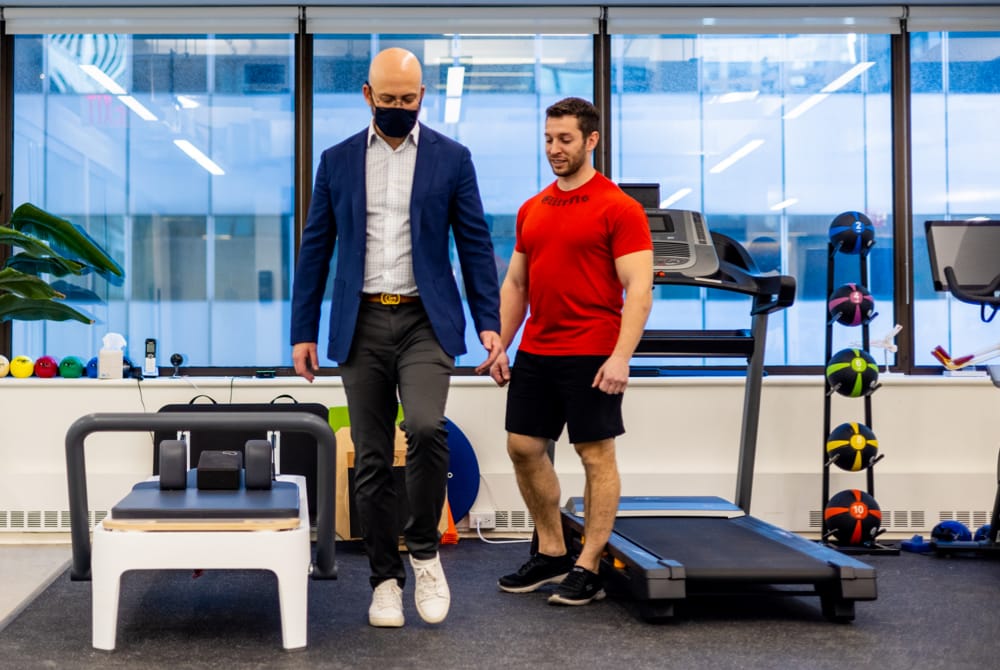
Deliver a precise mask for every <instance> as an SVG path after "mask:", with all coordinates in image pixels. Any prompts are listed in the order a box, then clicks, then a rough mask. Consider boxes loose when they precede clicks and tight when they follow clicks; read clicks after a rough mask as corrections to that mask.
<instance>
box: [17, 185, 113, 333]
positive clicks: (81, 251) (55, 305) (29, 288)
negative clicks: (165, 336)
mask: <svg viewBox="0 0 1000 670" xmlns="http://www.w3.org/2000/svg"><path fill="white" fill-rule="evenodd" d="M0 246H8V247H12V248H16V249H17V253H13V254H11V255H10V256H9V257H8V258H7V259H6V260H5V262H4V263H3V265H2V267H0V323H2V322H4V321H9V320H12V319H13V320H22V321H31V320H46V321H66V320H69V319H74V320H76V321H80V322H82V323H87V324H91V323H94V317H93V316H91V315H89V314H85V313H84V312H81V311H80V310H78V309H76V308H74V307H71V306H70V305H69V304H67V303H66V302H64V300H65V299H66V297H67V294H70V295H72V297H73V298H74V299H82V300H87V301H91V302H94V301H96V302H100V298H99V297H98V296H97V295H96V294H95V293H94V292H93V291H90V290H88V289H85V288H82V287H79V286H75V285H73V284H70V283H69V282H67V281H65V280H63V279H62V277H66V276H69V275H77V276H79V275H84V274H87V273H89V272H96V273H97V274H99V275H101V276H102V277H104V278H105V279H106V280H108V281H109V282H111V283H112V284H115V285H120V284H121V283H122V281H123V280H124V277H125V272H124V271H123V270H122V268H121V266H120V265H118V263H117V262H115V260H114V259H113V258H111V256H109V255H108V254H107V252H106V251H104V249H103V248H101V245H99V244H98V243H97V242H95V241H94V240H93V238H91V237H90V235H88V234H87V231H85V230H84V229H83V228H81V227H80V226H78V225H76V224H73V223H71V222H69V221H67V220H66V219H63V218H60V217H58V216H55V215H54V214H51V213H49V212H46V211H45V210H43V209H41V208H39V207H36V206H35V205H33V204H31V203H24V204H23V205H21V206H20V207H18V208H17V209H15V210H14V212H13V214H11V217H10V221H9V222H8V224H7V225H6V226H0ZM42 275H50V276H51V277H53V278H54V279H53V281H52V282H51V283H50V282H48V281H46V280H45V279H42Z"/></svg>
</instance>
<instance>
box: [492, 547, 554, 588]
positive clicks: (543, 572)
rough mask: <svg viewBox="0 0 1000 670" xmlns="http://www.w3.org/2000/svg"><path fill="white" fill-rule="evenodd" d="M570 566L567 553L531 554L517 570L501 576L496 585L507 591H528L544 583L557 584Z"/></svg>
mask: <svg viewBox="0 0 1000 670" xmlns="http://www.w3.org/2000/svg"><path fill="white" fill-rule="evenodd" d="M572 567H573V558H572V557H571V556H569V555H563V556H548V555H546V554H532V555H531V558H529V559H528V562H527V563H525V564H524V565H522V566H521V567H520V568H518V570H517V572H515V573H512V574H509V575H504V576H503V577H501V578H500V580H499V581H498V582H497V586H499V587H500V590H501V591H506V592H507V593H528V592H530V591H534V590H535V589H537V588H538V587H540V586H544V585H546V584H559V583H560V582H562V580H563V578H564V577H565V576H566V574H567V573H568V572H569V571H570V569H571V568H572Z"/></svg>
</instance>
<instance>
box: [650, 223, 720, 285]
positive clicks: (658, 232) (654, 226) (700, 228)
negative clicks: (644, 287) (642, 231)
mask: <svg viewBox="0 0 1000 670" xmlns="http://www.w3.org/2000/svg"><path fill="white" fill-rule="evenodd" d="M646 218H647V219H648V221H649V232H650V234H651V235H652V236H653V273H654V276H655V277H656V278H657V280H662V279H663V278H664V277H665V276H666V274H667V273H679V274H682V275H685V276H687V277H705V276H707V275H710V274H712V273H714V272H715V271H716V270H718V269H719V257H718V255H717V254H716V251H715V245H714V244H713V243H712V236H711V234H709V232H708V226H707V225H705V217H704V216H702V215H701V213H700V212H694V211H690V210H686V209H651V208H646Z"/></svg>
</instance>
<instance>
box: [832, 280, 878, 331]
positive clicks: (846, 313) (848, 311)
mask: <svg viewBox="0 0 1000 670" xmlns="http://www.w3.org/2000/svg"><path fill="white" fill-rule="evenodd" d="M826 306H827V309H828V310H829V312H830V318H831V319H834V320H836V321H837V323H841V324H843V325H845V326H860V325H862V324H865V323H868V322H869V321H871V319H872V316H873V315H874V313H875V300H874V299H873V298H872V294H871V293H869V292H868V289H866V288H865V287H864V286H862V285H861V284H854V283H849V284H844V285H843V286H841V287H839V288H837V289H836V290H835V291H834V292H833V293H832V294H831V295H830V300H829V301H828V302H827V303H826Z"/></svg>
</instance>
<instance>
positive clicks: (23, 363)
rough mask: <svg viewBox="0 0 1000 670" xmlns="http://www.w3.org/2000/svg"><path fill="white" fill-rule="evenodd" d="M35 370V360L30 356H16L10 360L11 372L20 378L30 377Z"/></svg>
mask: <svg viewBox="0 0 1000 670" xmlns="http://www.w3.org/2000/svg"><path fill="white" fill-rule="evenodd" d="M34 372H35V361H33V360H32V359H31V358H30V357H29V356H15V357H14V360H12V361H11V362H10V374H11V376H13V377H17V378H18V379H24V378H26V377H30V376H31V375H32V374H34Z"/></svg>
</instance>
